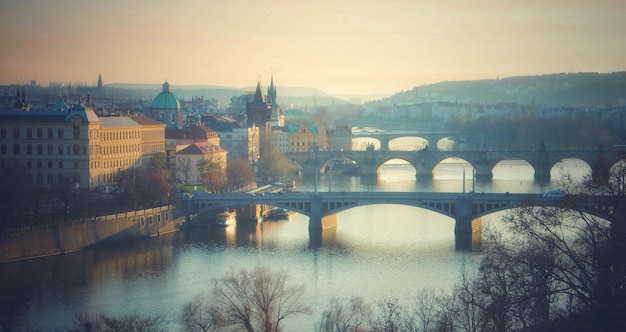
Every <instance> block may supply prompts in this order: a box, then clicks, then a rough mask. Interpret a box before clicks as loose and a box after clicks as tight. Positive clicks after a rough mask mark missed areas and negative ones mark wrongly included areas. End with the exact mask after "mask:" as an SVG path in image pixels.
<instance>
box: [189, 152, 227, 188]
mask: <svg viewBox="0 0 626 332" xmlns="http://www.w3.org/2000/svg"><path fill="white" fill-rule="evenodd" d="M196 168H197V169H198V173H199V174H200V176H201V178H202V184H203V185H204V186H205V187H206V188H207V190H208V191H210V192H214V193H215V192H220V191H222V189H224V186H225V185H226V171H225V169H224V167H223V166H222V163H221V162H220V161H219V160H217V159H216V158H208V159H202V160H200V161H198V164H197V165H196Z"/></svg>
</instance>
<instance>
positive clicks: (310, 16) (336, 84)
mask: <svg viewBox="0 0 626 332" xmlns="http://www.w3.org/2000/svg"><path fill="white" fill-rule="evenodd" d="M625 18H626V6H625V5H624V3H623V2H622V1H618V0H601V1H586V0H577V1H561V0H557V1H548V2H546V1H538V0H529V1H523V2H521V1H509V0H506V1H497V2H492V1H478V2H476V1H473V2H472V3H471V4H470V3H467V2H466V1H460V0H444V1H441V0H438V1H432V0H430V1H420V2H416V1H412V0H400V1H379V0H365V1H363V0H360V1H354V0H348V1H341V2H336V1H328V0H323V1H315V2H313V1H311V2H297V3H294V2H292V1H285V0H278V1H265V0H261V1H242V0H228V1H225V0H216V1H210V2H206V1H200V0H189V1H152V0H151V1H147V0H139V1H121V0H111V1H106V2H101V1H81V2H76V1H68V0H60V1H53V2H48V1H30V0H29V1H3V2H2V3H1V4H0V27H1V28H0V31H1V32H0V59H1V60H2V61H0V84H14V83H16V82H18V81H22V80H25V81H27V82H28V81H30V80H36V81H37V83H38V84H41V85H47V84H48V82H51V81H52V82H62V83H65V82H80V83H87V84H95V82H96V79H97V77H98V74H102V77H103V79H104V80H105V84H106V83H114V82H115V83H162V82H163V81H165V80H168V81H169V82H171V83H172V84H174V85H196V84H207V85H217V86H229V87H246V86H251V85H254V84H255V83H256V80H257V78H258V77H259V76H261V79H262V81H263V82H267V81H269V76H270V75H271V74H272V73H273V74H274V77H275V78H276V80H277V83H278V84H279V85H280V86H307V87H315V88H318V89H321V90H323V91H325V92H328V93H334V94H343V93H394V92H398V91H401V90H407V89H410V88H412V87H413V86H419V85H422V84H428V83H434V82H439V81H445V80H466V79H481V78H496V77H506V76H516V75H536V74H549V73H558V72H581V71H597V72H612V71H621V70H624V61H623V59H624V58H625V57H626V39H625V38H624V36H626V25H625V24H624V23H623V22H624V19H625Z"/></svg>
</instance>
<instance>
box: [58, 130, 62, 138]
mask: <svg viewBox="0 0 626 332" xmlns="http://www.w3.org/2000/svg"><path fill="white" fill-rule="evenodd" d="M58 131H59V133H58V134H59V138H63V128H59V130H58Z"/></svg>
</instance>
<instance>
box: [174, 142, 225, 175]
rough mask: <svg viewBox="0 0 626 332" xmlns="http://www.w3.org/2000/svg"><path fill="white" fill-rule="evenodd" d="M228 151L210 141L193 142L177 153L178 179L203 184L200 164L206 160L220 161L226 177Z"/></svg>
mask: <svg viewBox="0 0 626 332" xmlns="http://www.w3.org/2000/svg"><path fill="white" fill-rule="evenodd" d="M227 155H228V152H227V151H226V150H224V149H222V148H220V147H219V146H215V145H212V144H210V143H193V144H191V145H189V146H187V147H186V148H184V149H182V150H180V151H178V152H177V153H176V165H177V169H176V180H177V181H178V182H184V183H189V184H201V183H202V179H203V175H202V173H201V171H200V170H199V167H198V165H199V164H200V163H201V162H202V161H205V160H208V161H211V162H215V163H218V164H219V165H220V169H221V171H222V172H223V176H224V178H225V177H226V162H227Z"/></svg>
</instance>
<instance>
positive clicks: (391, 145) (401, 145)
mask: <svg viewBox="0 0 626 332" xmlns="http://www.w3.org/2000/svg"><path fill="white" fill-rule="evenodd" d="M429 145H430V142H429V141H428V140H427V139H425V138H423V137H420V136H399V137H394V138H393V139H391V140H389V142H388V150H389V151H420V150H422V149H424V148H426V147H427V146H429Z"/></svg>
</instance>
